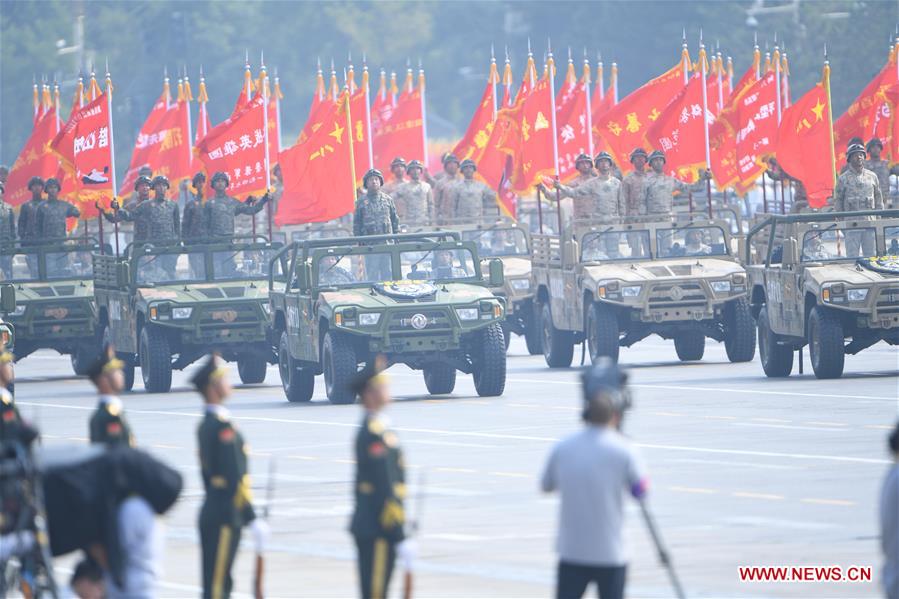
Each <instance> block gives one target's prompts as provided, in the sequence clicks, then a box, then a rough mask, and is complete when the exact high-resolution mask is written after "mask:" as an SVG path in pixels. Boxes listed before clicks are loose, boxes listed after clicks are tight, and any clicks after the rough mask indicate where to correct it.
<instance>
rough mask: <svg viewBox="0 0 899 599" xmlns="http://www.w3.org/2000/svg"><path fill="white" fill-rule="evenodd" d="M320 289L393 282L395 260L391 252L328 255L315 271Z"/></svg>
mask: <svg viewBox="0 0 899 599" xmlns="http://www.w3.org/2000/svg"><path fill="white" fill-rule="evenodd" d="M315 274H316V280H317V281H318V283H317V286H318V287H349V286H353V285H360V284H367V283H380V282H381V281H391V280H393V278H394V277H393V259H392V256H391V254H390V253H389V252H377V253H371V254H365V255H364V256H360V255H358V254H336V253H335V254H326V255H324V256H322V257H321V258H319V259H318V264H317V266H316V269H315Z"/></svg>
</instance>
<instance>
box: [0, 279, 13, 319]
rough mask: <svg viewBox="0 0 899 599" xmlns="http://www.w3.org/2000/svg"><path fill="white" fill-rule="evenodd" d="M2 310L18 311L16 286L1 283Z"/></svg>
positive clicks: (0, 305)
mask: <svg viewBox="0 0 899 599" xmlns="http://www.w3.org/2000/svg"><path fill="white" fill-rule="evenodd" d="M0 310H2V311H3V312H5V313H7V314H8V313H10V312H15V311H16V288H15V287H14V286H12V285H0Z"/></svg>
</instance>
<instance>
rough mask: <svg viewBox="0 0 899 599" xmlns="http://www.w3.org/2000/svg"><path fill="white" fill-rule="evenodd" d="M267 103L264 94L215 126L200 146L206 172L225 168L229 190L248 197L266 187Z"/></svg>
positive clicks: (231, 193)
mask: <svg viewBox="0 0 899 599" xmlns="http://www.w3.org/2000/svg"><path fill="white" fill-rule="evenodd" d="M264 108H265V106H264V103H263V100H262V94H256V96H255V97H254V98H253V99H252V100H251V101H250V102H249V103H248V104H247V105H246V106H244V108H243V110H240V111H239V112H238V113H237V114H235V115H233V116H231V117H230V118H229V119H228V120H226V121H225V122H223V123H221V124H220V125H218V126H217V127H215V128H214V129H213V130H212V131H210V132H209V134H208V135H207V136H206V137H204V138H203V139H202V140H201V141H200V143H199V144H197V147H196V153H197V156H199V158H200V160H201V161H202V162H203V164H204V165H205V167H206V172H208V173H215V172H216V171H224V172H225V173H227V175H228V177H229V179H230V180H231V185H230V187H229V188H228V193H229V194H230V195H232V196H235V197H239V198H244V197H246V196H248V195H250V194H253V193H257V192H260V191H262V190H264V189H265V185H266V172H265V132H264V127H265V110H264Z"/></svg>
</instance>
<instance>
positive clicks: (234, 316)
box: [199, 302, 263, 327]
mask: <svg viewBox="0 0 899 599" xmlns="http://www.w3.org/2000/svg"><path fill="white" fill-rule="evenodd" d="M260 312H261V308H259V307H258V305H257V302H241V303H233V304H232V303H228V304H222V305H219V306H208V307H206V308H203V312H202V314H200V320H199V324H200V326H201V327H229V326H239V325H257V324H259V323H260V322H262V320H263V318H262V314H261V313H260Z"/></svg>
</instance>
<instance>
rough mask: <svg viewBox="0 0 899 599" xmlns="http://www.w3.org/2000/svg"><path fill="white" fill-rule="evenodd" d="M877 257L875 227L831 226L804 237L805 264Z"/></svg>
mask: <svg viewBox="0 0 899 599" xmlns="http://www.w3.org/2000/svg"><path fill="white" fill-rule="evenodd" d="M894 236H895V234H894ZM876 255H877V234H876V232H875V229H874V228H873V227H866V228H863V229H862V228H858V227H852V228H839V227H836V226H834V225H831V226H830V227H827V228H823V229H812V230H809V231H806V232H805V235H803V237H802V261H803V262H823V261H831V260H847V259H851V260H854V259H856V258H870V257H871V256H876Z"/></svg>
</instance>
